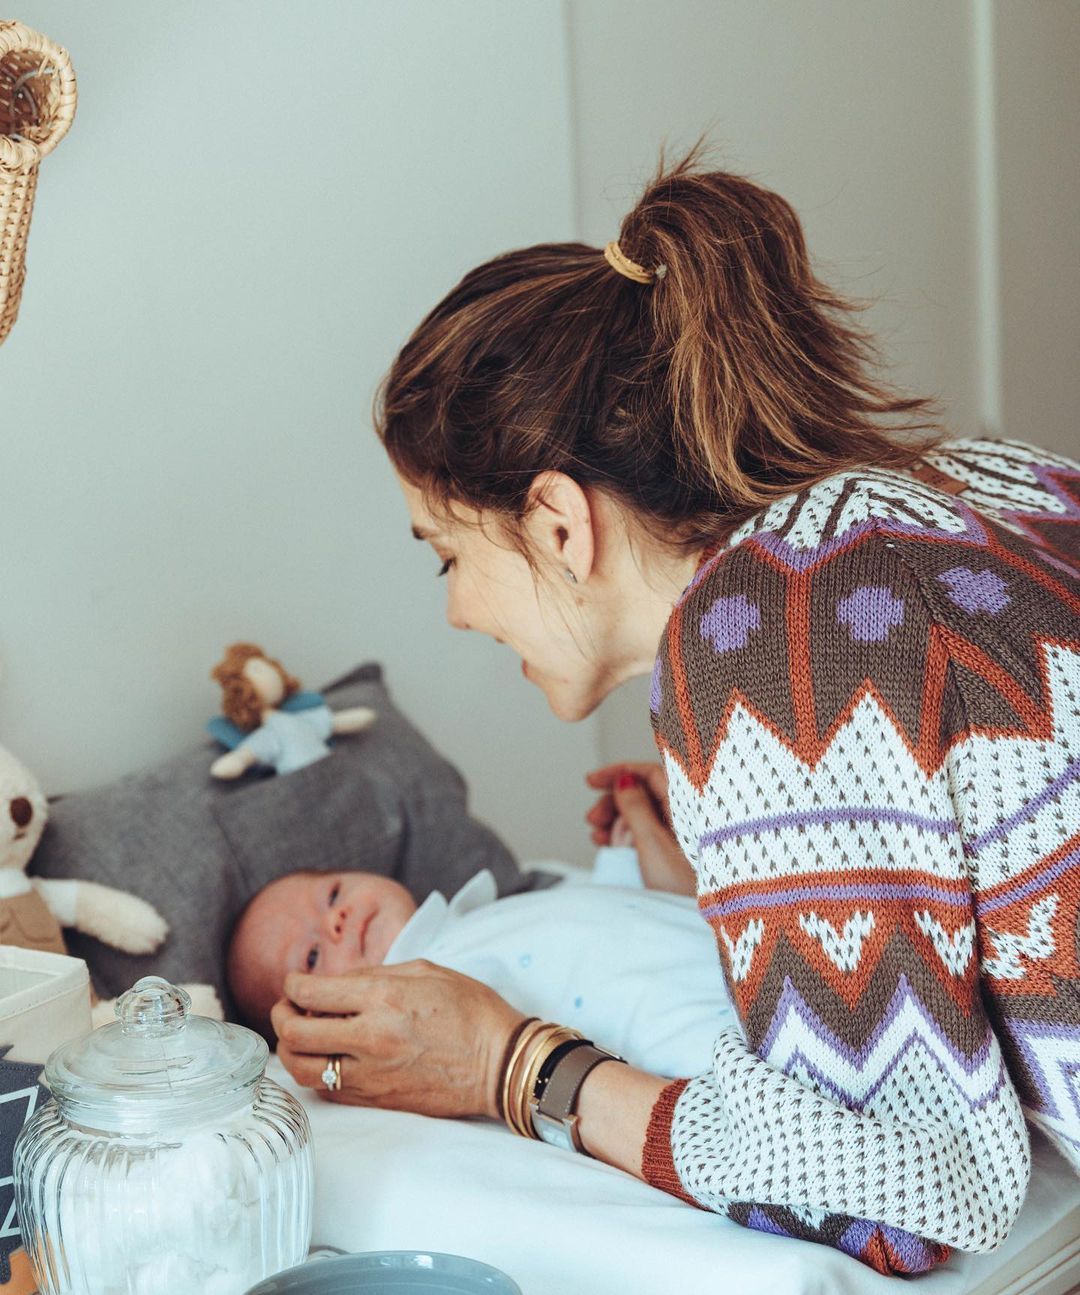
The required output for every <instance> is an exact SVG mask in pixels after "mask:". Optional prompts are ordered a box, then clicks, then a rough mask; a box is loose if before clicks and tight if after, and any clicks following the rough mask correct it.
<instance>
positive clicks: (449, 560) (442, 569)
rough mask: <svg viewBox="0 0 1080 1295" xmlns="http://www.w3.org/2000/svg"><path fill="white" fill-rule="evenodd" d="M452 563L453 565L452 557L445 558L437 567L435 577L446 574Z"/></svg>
mask: <svg viewBox="0 0 1080 1295" xmlns="http://www.w3.org/2000/svg"><path fill="white" fill-rule="evenodd" d="M453 565H454V559H453V558H447V559H446V561H445V562H444V563H443V564H442V566H441V567H440V568H439V569H438V571H436V573H435V575H436V577H438V576H444V575H446V573H447V572H448V571H449V570H450V568H451V567H452V566H453Z"/></svg>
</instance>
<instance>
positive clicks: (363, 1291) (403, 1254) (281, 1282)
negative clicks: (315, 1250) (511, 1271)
mask: <svg viewBox="0 0 1080 1295" xmlns="http://www.w3.org/2000/svg"><path fill="white" fill-rule="evenodd" d="M354 1292H355V1295H413V1293H414V1292H415V1295H521V1287H520V1286H519V1285H518V1284H517V1282H513V1281H511V1280H510V1278H509V1277H507V1275H506V1274H505V1273H504V1272H500V1271H499V1270H498V1268H492V1267H491V1266H490V1265H489V1264H482V1263H480V1262H479V1261H478V1260H476V1259H466V1258H465V1257H464V1256H462V1255H448V1254H441V1253H440V1252H439V1251H437V1250H373V1251H370V1252H369V1253H367V1254H359V1255H340V1256H338V1257H337V1258H334V1259H316V1260H314V1261H312V1262H311V1263H306V1264H301V1265H300V1267H299V1268H290V1269H289V1270H288V1272H283V1273H278V1275H277V1276H276V1277H268V1278H267V1279H266V1281H263V1282H260V1283H259V1284H258V1286H253V1287H252V1288H251V1290H249V1291H248V1293H247V1295H354Z"/></svg>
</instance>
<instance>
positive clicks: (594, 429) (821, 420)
mask: <svg viewBox="0 0 1080 1295" xmlns="http://www.w3.org/2000/svg"><path fill="white" fill-rule="evenodd" d="M703 141H704V136H702V137H701V138H699V139H698V141H697V142H696V143H695V144H694V146H693V147H692V148H691V149H690V151H689V152H688V153H687V154H686V155H685V156H684V157H683V158H682V159H681V160H680V161H678V162H677V163H676V164H674V165H673V166H671V167H670V168H669V169H665V165H664V156H663V150H661V154H660V163H659V166H658V169H657V172H656V174H655V175H654V177H653V179H652V180H651V181H650V182H649V183H648V185H647V187H646V189H645V192H644V194H643V195H642V197H641V200H640V201H639V202H638V204H637V206H636V207H635V208H634V209H633V211H632V212H631V213H630V214H629V215H628V216H627V217H626V219H625V220H624V221H623V223H622V227H621V229H620V230H619V236H618V241H619V244H620V248H621V250H622V252H623V253H624V254H625V255H626V256H628V257H630V258H631V259H632V260H633V261H636V262H638V264H640V265H642V266H644V267H646V268H647V269H650V270H653V269H655V268H656V267H657V266H659V265H663V266H665V267H666V272H665V273H663V275H662V277H658V278H655V279H654V280H653V281H652V282H651V283H649V284H645V285H643V284H639V283H636V282H633V281H632V280H630V279H628V278H626V277H624V276H623V275H622V274H619V273H618V272H617V271H616V270H614V269H613V268H612V266H611V265H609V264H608V262H607V260H606V259H605V257H604V256H603V255H602V253H601V252H600V251H599V250H598V249H596V248H594V247H589V246H587V245H586V244H584V243H540V244H537V245H535V246H533V247H526V248H522V249H519V250H517V251H511V252H506V253H504V254H503V255H501V256H496V257H494V258H493V259H492V260H490V261H487V262H485V263H484V264H483V265H480V266H478V267H477V268H476V269H474V270H471V271H470V272H469V273H468V274H466V275H465V277H464V278H463V279H462V280H461V282H460V283H459V284H458V285H457V286H456V287H455V288H453V289H452V290H451V291H450V292H449V293H448V294H447V296H446V297H444V298H443V300H442V301H440V302H439V304H438V305H437V306H435V308H434V309H433V310H432V311H431V312H430V313H429V314H428V315H427V316H426V318H425V319H424V320H423V321H422V322H421V323H420V325H419V326H418V328H417V329H416V331H415V332H414V333H413V335H412V336H411V337H410V338H409V340H408V341H407V342H406V344H405V345H404V346H403V347H402V349H401V351H400V353H399V354H398V356H397V357H396V359H395V360H394V362H393V364H392V366H391V368H390V370H389V372H388V373H387V375H386V376H385V377H384V379H383V381H382V383H381V384H380V386H379V389H378V390H377V392H376V395H375V402H374V410H373V412H374V422H375V429H376V432H377V434H378V436H379V439H380V440H381V441H382V443H383V445H384V447H385V448H386V450H387V453H388V454H389V456H390V459H391V462H392V463H393V465H394V466H395V468H396V469H397V470H398V472H399V473H400V474H401V475H402V477H404V478H405V480H407V481H409V482H410V483H411V484H413V485H414V486H417V487H419V488H420V489H421V490H422V491H423V492H424V499H425V504H426V506H427V507H428V508H429V510H430V511H432V512H433V513H435V514H439V513H442V514H443V515H444V516H448V515H452V514H453V511H454V510H453V504H454V503H455V502H459V503H463V504H466V505H468V506H471V507H472V508H474V509H476V510H477V511H479V512H480V513H485V512H493V513H495V514H497V515H498V518H499V520H500V521H501V522H502V523H503V526H504V528H505V530H506V531H507V533H508V534H509V535H510V536H511V537H512V538H513V541H514V543H515V544H516V546H517V547H518V548H519V549H520V550H521V552H522V553H523V554H524V555H525V557H526V558H527V559H528V560H529V563H530V566H532V567H533V569H534V571H535V569H536V566H535V563H534V562H533V560H532V558H531V557H530V555H529V552H528V549H527V546H526V544H525V542H524V538H523V525H522V523H523V519H524V516H525V515H526V513H527V511H528V509H529V499H528V494H529V487H530V485H531V483H532V480H533V478H534V477H535V475H536V474H537V473H539V472H541V471H544V470H547V469H553V470H555V471H559V472H564V473H566V474H567V475H568V476H570V477H572V478H573V479H574V480H575V481H576V482H577V483H578V484H579V485H580V486H582V487H583V488H588V487H597V488H599V489H602V490H604V491H605V492H607V493H608V494H610V495H611V496H612V497H614V498H615V499H616V500H617V501H618V502H620V503H621V504H623V505H625V506H627V507H628V508H629V510H630V512H631V514H632V515H633V516H634V517H635V518H636V519H637V521H638V522H639V523H640V524H642V525H643V526H644V527H645V529H646V530H648V531H649V532H650V533H651V534H652V535H653V536H654V538H656V539H658V540H660V541H661V542H663V543H665V544H667V545H669V546H670V547H672V548H673V549H675V550H676V551H678V552H680V553H689V552H692V551H694V550H696V549H697V548H700V547H701V546H703V545H704V544H706V543H708V542H709V541H710V540H715V539H718V538H724V537H726V536H727V535H729V534H730V532H731V531H732V530H733V529H734V528H735V527H736V526H737V525H738V524H739V523H740V522H741V521H743V520H745V519H746V518H747V517H749V516H750V515H751V514H753V513H755V512H757V511H758V510H759V509H761V508H762V507H764V506H765V505H766V504H768V503H769V502H770V501H771V500H772V499H774V498H777V497H779V496H781V495H785V494H788V493H790V492H791V491H794V490H798V489H802V488H804V487H806V486H808V485H811V484H813V483H814V482H815V481H819V480H821V479H822V478H823V477H826V476H829V475H830V474H831V473H834V472H837V471H841V470H850V469H853V468H858V467H862V466H866V465H876V466H880V467H887V468H897V467H905V466H907V465H909V464H911V463H913V462H914V461H915V460H917V459H918V457H919V456H920V455H921V454H922V453H924V452H925V451H926V450H927V449H928V448H930V447H931V446H932V445H934V444H936V443H937V442H938V441H939V440H940V439H941V435H942V434H943V433H942V429H941V428H940V427H939V425H938V424H937V423H936V422H934V421H932V419H931V418H930V417H929V415H931V414H935V413H937V412H939V411H938V409H937V406H936V402H934V401H932V400H930V399H925V398H916V397H911V398H907V397H903V396H901V395H900V394H899V393H898V392H897V391H895V390H894V389H892V388H890V387H887V386H885V385H881V384H880V383H878V382H877V381H875V380H873V379H872V378H871V377H870V376H869V374H868V366H869V365H870V363H871V362H875V361H877V360H878V348H877V347H876V345H875V344H874V342H873V341H872V339H871V337H870V335H869V334H868V333H866V332H865V331H864V330H861V329H859V328H857V327H855V326H853V324H852V323H851V322H850V321H848V320H846V319H845V318H844V315H845V313H850V312H853V311H856V310H863V309H866V306H867V305H868V304H870V303H869V302H866V303H863V302H855V301H853V300H849V299H846V298H844V297H841V296H839V295H837V294H836V293H834V292H833V291H831V290H830V289H829V288H828V287H827V286H826V285H825V284H824V283H822V282H821V281H820V280H819V279H818V278H816V277H815V275H814V274H813V272H812V271H811V268H810V260H809V255H808V252H807V249H806V244H805V240H804V237H803V231H802V227H801V225H800V223H799V219H798V217H797V216H796V214H795V212H794V210H793V209H792V207H791V206H790V205H789V204H788V203H787V202H786V201H785V200H784V199H783V198H781V197H780V196H779V195H777V194H775V193H772V192H770V191H769V190H768V189H764V188H761V187H760V186H759V185H756V184H754V183H752V182H751V181H750V180H748V179H746V178H745V177H743V176H740V175H735V174H733V173H732V172H729V171H715V170H714V171H708V170H701V169H697V170H695V167H696V166H697V165H698V163H699V159H700V155H701V152H702V145H703ZM882 416H887V417H889V418H891V419H892V425H891V426H888V427H879V426H877V425H876V424H875V421H874V420H875V419H877V418H879V417H882ZM897 416H902V417H900V418H898V417H897ZM920 430H922V431H924V432H929V433H930V435H923V436H922V437H918V438H916V437H912V436H907V437H905V436H904V435H903V434H905V433H914V432H918V431H920ZM897 433H900V434H901V435H897ZM536 502H537V501H536V499H535V498H534V499H533V501H532V504H533V506H535V504H536Z"/></svg>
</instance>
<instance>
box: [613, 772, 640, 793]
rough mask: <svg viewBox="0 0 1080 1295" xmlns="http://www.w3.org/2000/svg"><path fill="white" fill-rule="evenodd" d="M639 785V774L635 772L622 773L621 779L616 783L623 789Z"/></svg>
mask: <svg viewBox="0 0 1080 1295" xmlns="http://www.w3.org/2000/svg"><path fill="white" fill-rule="evenodd" d="M637 785H638V780H637V775H636V774H633V773H620V774H619V781H618V783H617V784H616V786H618V788H619V790H620V791H621V790H622V789H623V788H624V787H636V786H637Z"/></svg>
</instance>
